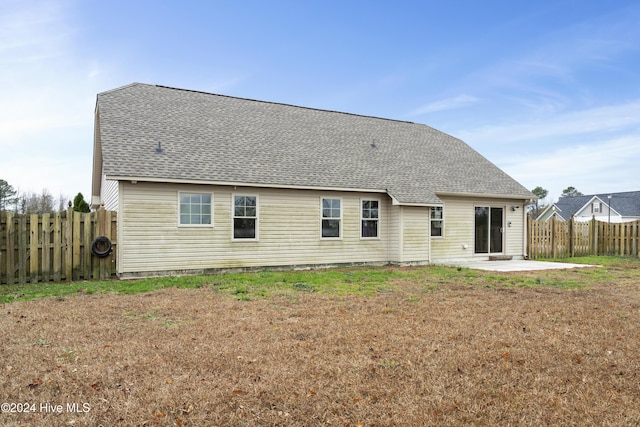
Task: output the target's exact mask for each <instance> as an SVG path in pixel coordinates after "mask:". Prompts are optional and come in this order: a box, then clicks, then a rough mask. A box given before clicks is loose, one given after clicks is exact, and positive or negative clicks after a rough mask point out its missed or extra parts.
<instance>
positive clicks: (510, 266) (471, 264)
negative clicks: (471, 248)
mask: <svg viewBox="0 0 640 427" xmlns="http://www.w3.org/2000/svg"><path fill="white" fill-rule="evenodd" d="M443 265H448V266H451V267H463V268H473V269H477V270H488V271H538V270H560V269H568V268H584V267H598V266H597V265H591V264H572V263H568V262H548V261H530V260H510V261H458V262H451V263H444V264H443Z"/></svg>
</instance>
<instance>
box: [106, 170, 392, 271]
mask: <svg viewBox="0 0 640 427" xmlns="http://www.w3.org/2000/svg"><path fill="white" fill-rule="evenodd" d="M179 191H182V192H211V193H213V218H214V219H213V226H212V227H208V228H205V227H188V226H179V225H178V192H179ZM122 194H123V197H122V200H121V206H120V207H121V214H120V217H119V219H120V224H119V225H121V236H120V237H119V239H120V242H119V243H120V245H119V248H120V252H121V255H122V258H121V261H120V263H119V267H118V269H119V272H120V273H123V274H126V273H145V272H161V271H182V270H202V269H216V268H237V267H260V266H292V265H307V264H337V263H361V262H373V263H384V262H387V261H388V260H389V245H388V235H387V229H388V228H387V226H386V224H385V223H386V221H388V218H389V216H388V212H389V205H390V201H389V200H388V199H385V198H380V227H379V234H380V238H379V239H361V238H360V216H361V212H360V206H361V199H362V198H368V197H370V196H371V195H367V194H365V193H355V192H354V193H350V192H320V191H311V190H286V189H257V188H241V187H237V188H234V187H219V186H204V185H203V186H197V185H177V184H154V183H141V182H139V183H137V184H131V183H129V182H123V183H122ZM232 195H255V196H258V205H259V206H258V213H259V214H258V223H257V228H258V231H257V234H258V239H257V240H247V241H242V240H232V216H231V213H232V203H233V199H232ZM322 197H331V198H341V199H342V209H343V211H342V221H343V224H342V238H341V239H339V240H329V239H321V238H320V233H321V222H320V221H321V218H320V212H321V211H320V203H321V198H322Z"/></svg>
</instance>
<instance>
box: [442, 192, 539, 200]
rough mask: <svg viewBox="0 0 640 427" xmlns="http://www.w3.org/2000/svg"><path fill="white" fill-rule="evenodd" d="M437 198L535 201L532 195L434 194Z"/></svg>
mask: <svg viewBox="0 0 640 427" xmlns="http://www.w3.org/2000/svg"><path fill="white" fill-rule="evenodd" d="M436 195H438V196H453V197H478V198H483V199H512V200H527V201H533V200H535V199H537V197H535V196H534V195H533V194H532V196H533V197H528V196H525V195H523V194H498V193H465V192H442V191H438V192H436Z"/></svg>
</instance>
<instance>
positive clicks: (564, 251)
mask: <svg viewBox="0 0 640 427" xmlns="http://www.w3.org/2000/svg"><path fill="white" fill-rule="evenodd" d="M527 235H528V237H529V240H528V255H529V258H532V259H536V258H547V257H554V258H564V257H571V256H582V255H617V256H640V221H633V222H623V223H607V222H602V221H596V220H595V219H593V220H591V221H589V222H586V223H585V222H578V221H575V220H574V219H573V218H571V219H570V220H569V221H556V220H555V218H554V219H552V220H550V221H535V220H532V219H531V218H529V221H528V226H527Z"/></svg>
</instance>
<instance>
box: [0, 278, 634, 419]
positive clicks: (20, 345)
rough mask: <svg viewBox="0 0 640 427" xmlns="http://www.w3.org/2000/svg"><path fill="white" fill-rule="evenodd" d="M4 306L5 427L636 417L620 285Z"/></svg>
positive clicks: (166, 294)
mask: <svg viewBox="0 0 640 427" xmlns="http://www.w3.org/2000/svg"><path fill="white" fill-rule="evenodd" d="M507 277H510V276H507ZM396 285H398V284H396ZM0 309H1V312H0V332H1V333H2V346H1V347H0V358H1V360H2V365H1V366H0V396H1V401H2V402H6V403H10V404H11V405H12V406H11V407H6V405H5V406H3V412H2V413H0V423H1V424H3V425H5V426H19V425H25V426H42V425H92V426H95V425H104V426H120V425H121V426H133V425H140V426H142V425H144V426H176V425H177V426H202V425H234V426H243V425H247V426H253V425H296V426H314V425H335V426H347V425H348V426H373V425H375V426H386V425H389V426H391V425H465V424H466V425H468V424H472V425H638V424H639V423H640V345H639V343H640V327H639V326H640V324H639V318H640V291H639V290H638V284H637V283H633V282H629V281H626V282H625V281H621V282H619V283H612V284H606V285H595V286H591V287H588V288H583V289H570V290H567V289H558V288H555V287H549V286H542V287H534V288H523V287H509V286H506V287H501V286H498V287H487V286H482V287H480V286H473V285H460V284H439V285H438V286H437V287H429V286H418V285H416V284H415V283H407V286H406V287H404V288H403V287H402V286H400V288H399V289H397V288H396V289H395V290H390V291H388V292H381V293H379V294H377V295H374V296H368V297H363V296H345V297H338V296H327V295H322V294H319V293H314V292H305V291H304V290H301V291H299V292H293V293H290V294H287V295H282V296H273V297H269V298H265V299H258V300H253V301H238V300H237V299H235V298H232V297H231V296H229V295H225V294H220V293H217V292H214V291H213V290H212V289H211V288H208V287H206V288H201V289H190V290H184V289H165V290H161V291H157V292H152V293H145V294H137V295H83V296H78V297H73V298H66V299H56V298H48V299H44V300H38V301H26V302H16V303H12V304H4V305H0ZM19 405H22V406H19ZM26 405H33V406H29V407H28V408H27V411H25V406H26ZM47 405H49V406H47ZM58 405H59V406H58ZM5 409H8V410H5Z"/></svg>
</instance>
